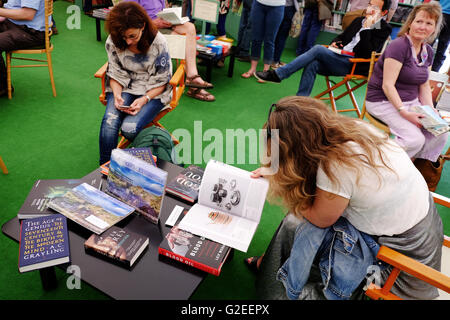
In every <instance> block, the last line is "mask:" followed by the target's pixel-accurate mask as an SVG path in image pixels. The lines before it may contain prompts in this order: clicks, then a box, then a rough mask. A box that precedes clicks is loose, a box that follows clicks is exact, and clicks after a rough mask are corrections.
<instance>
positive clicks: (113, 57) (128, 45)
mask: <svg viewBox="0 0 450 320" xmlns="http://www.w3.org/2000/svg"><path fill="white" fill-rule="evenodd" d="M106 29H107V30H108V32H109V33H110V35H109V36H108V39H106V44H105V48H106V52H107V53H108V69H107V71H106V76H107V80H106V90H105V91H106V99H107V105H106V110H105V115H104V117H103V120H102V124H101V128H100V164H103V163H105V162H107V161H109V159H110V157H111V151H112V150H113V149H114V148H115V147H116V146H117V137H118V134H119V130H121V131H122V134H123V135H124V136H125V138H127V139H129V140H133V139H134V138H135V137H136V135H137V134H138V133H139V131H140V130H141V129H142V128H144V126H145V125H147V124H148V123H149V122H150V121H151V120H152V119H153V118H154V117H155V116H156V115H157V114H158V113H159V111H160V110H161V109H162V108H163V107H164V106H165V105H166V104H168V103H169V102H170V100H171V98H172V91H171V87H170V86H168V83H169V80H170V78H171V76H172V65H171V61H170V56H169V52H168V47H167V43H166V40H165V38H164V36H163V35H162V34H160V33H159V32H158V29H157V28H156V27H155V25H154V24H153V22H152V21H151V19H150V18H149V17H148V15H147V12H146V11H145V10H144V8H142V6H140V5H139V4H137V3H135V2H121V3H119V4H117V5H116V6H114V8H113V9H112V10H111V12H110V13H109V16H108V19H107V20H106Z"/></svg>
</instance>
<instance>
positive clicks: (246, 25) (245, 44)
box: [237, 7, 252, 57]
mask: <svg viewBox="0 0 450 320" xmlns="http://www.w3.org/2000/svg"><path fill="white" fill-rule="evenodd" d="M250 10H251V8H250V9H248V8H246V7H244V8H243V9H242V16H241V20H240V22H239V34H238V44H237V47H238V48H239V56H240V57H249V56H250V41H251V36H252V25H251V19H250Z"/></svg>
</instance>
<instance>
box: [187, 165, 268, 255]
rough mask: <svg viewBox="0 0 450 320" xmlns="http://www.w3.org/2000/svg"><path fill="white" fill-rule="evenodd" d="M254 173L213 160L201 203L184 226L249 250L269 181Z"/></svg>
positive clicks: (209, 237)
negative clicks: (253, 175) (252, 175)
mask: <svg viewBox="0 0 450 320" xmlns="http://www.w3.org/2000/svg"><path fill="white" fill-rule="evenodd" d="M250 175H251V173H250V172H249V171H245V170H243V169H240V168H236V167H233V166H230V165H228V164H225V163H222V162H219V161H216V160H210V161H209V162H208V164H207V166H206V169H205V173H204V176H203V180H202V183H201V185H200V190H199V196H198V203H197V204H195V205H194V206H193V207H192V208H191V209H190V210H189V212H188V213H187V214H186V216H185V217H184V218H183V220H182V221H181V223H180V225H179V227H180V229H183V230H186V231H189V232H191V233H193V234H196V235H199V236H203V237H205V238H208V239H210V240H213V241H216V242H219V243H222V244H225V245H227V246H229V247H232V248H235V249H237V250H240V251H243V252H247V249H248V247H249V245H250V242H251V240H252V238H253V235H254V234H255V231H256V229H257V227H258V224H259V221H260V220H261V214H262V211H263V208H264V203H265V200H266V195H267V191H268V189H269V182H268V181H267V180H266V179H264V178H258V179H255V178H251V176H250Z"/></svg>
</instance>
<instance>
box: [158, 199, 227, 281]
mask: <svg viewBox="0 0 450 320" xmlns="http://www.w3.org/2000/svg"><path fill="white" fill-rule="evenodd" d="M187 212H188V210H187V209H185V208H183V207H181V206H175V208H174V209H173V211H172V213H171V214H170V216H169V218H168V219H167V221H166V225H168V226H170V227H172V229H171V230H170V232H169V233H168V234H167V235H166V236H165V238H164V240H163V241H162V242H161V244H160V246H159V248H158V253H159V254H160V255H162V256H164V257H167V258H169V259H173V260H176V261H179V262H180V263H183V264H186V265H188V266H191V267H194V268H197V269H200V270H203V271H206V272H208V273H210V274H213V275H215V276H218V275H219V274H220V272H221V270H222V266H223V264H224V263H225V261H226V260H227V257H228V255H229V254H230V251H231V250H232V249H231V248H230V247H228V246H226V245H224V244H220V243H218V242H215V241H212V240H209V239H206V238H205V237H199V236H196V235H195V234H192V233H190V232H187V231H184V230H181V229H180V228H179V226H178V225H179V223H180V221H181V220H182V219H183V218H184V216H185V215H186V213H187Z"/></svg>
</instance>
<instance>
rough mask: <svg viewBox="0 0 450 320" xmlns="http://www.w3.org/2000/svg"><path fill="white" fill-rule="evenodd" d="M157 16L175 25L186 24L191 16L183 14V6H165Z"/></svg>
mask: <svg viewBox="0 0 450 320" xmlns="http://www.w3.org/2000/svg"><path fill="white" fill-rule="evenodd" d="M156 16H157V17H158V18H161V19H163V20H166V21H168V22H170V23H171V24H173V25H177V24H184V23H186V22H188V21H189V17H182V16H181V7H174V8H164V9H163V11H160V12H158V13H157V14H156Z"/></svg>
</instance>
